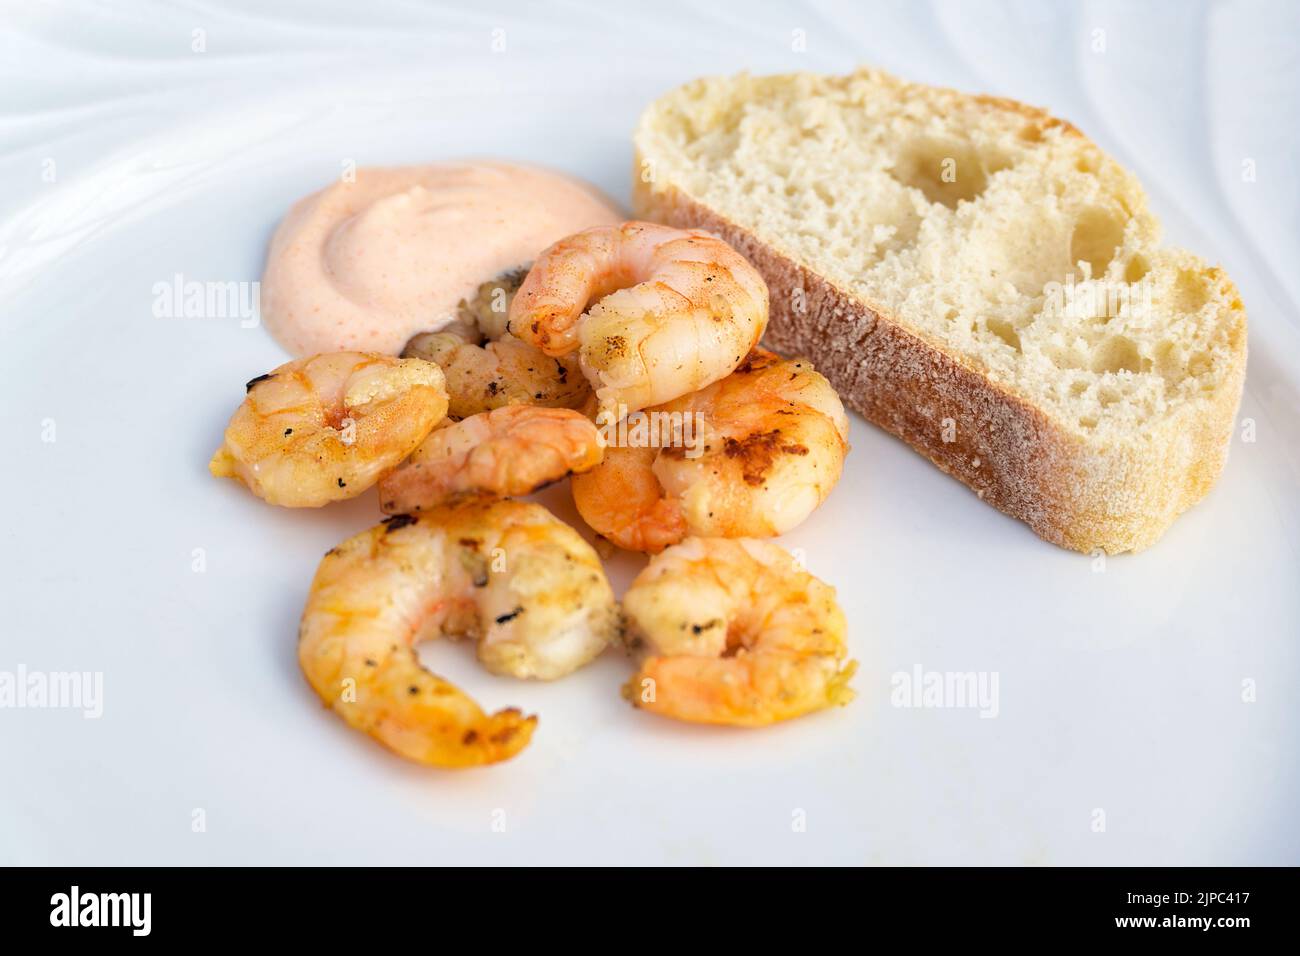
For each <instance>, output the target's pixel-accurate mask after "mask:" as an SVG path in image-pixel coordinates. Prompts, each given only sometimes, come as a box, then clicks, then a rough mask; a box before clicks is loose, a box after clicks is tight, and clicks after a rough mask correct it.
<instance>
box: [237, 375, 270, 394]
mask: <svg viewBox="0 0 1300 956" xmlns="http://www.w3.org/2000/svg"><path fill="white" fill-rule="evenodd" d="M272 378H275V373H274V372H267V373H266V374H265V375H259V376H257V378H250V379H249V380H248V381H247V382H245V383H244V391H245V392H251V391H252V390H253V386H254V385H256V384H257V383H258V382H265V381H267V380H268V379H272Z"/></svg>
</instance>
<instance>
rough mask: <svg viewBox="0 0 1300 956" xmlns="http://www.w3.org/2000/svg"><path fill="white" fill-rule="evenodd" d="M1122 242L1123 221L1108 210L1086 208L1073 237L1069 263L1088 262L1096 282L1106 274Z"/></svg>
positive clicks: (1076, 224)
mask: <svg viewBox="0 0 1300 956" xmlns="http://www.w3.org/2000/svg"><path fill="white" fill-rule="evenodd" d="M1123 243H1124V220H1122V219H1121V218H1120V217H1119V216H1117V215H1116V214H1115V213H1113V212H1111V211H1109V210H1106V209H1098V208H1096V207H1093V208H1090V209H1085V210H1084V211H1083V212H1082V213H1080V215H1079V218H1078V219H1077V220H1076V221H1075V224H1074V233H1073V234H1072V235H1071V236H1070V261H1071V262H1073V263H1079V262H1086V263H1088V265H1089V266H1090V267H1091V268H1092V277H1093V278H1094V279H1095V278H1097V277H1098V276H1101V275H1104V274H1105V272H1106V267H1107V266H1109V265H1110V261H1111V260H1112V259H1114V258H1115V250H1117V249H1118V248H1119V247H1120V246H1121V245H1122V244H1123Z"/></svg>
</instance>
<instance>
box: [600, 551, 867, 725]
mask: <svg viewBox="0 0 1300 956" xmlns="http://www.w3.org/2000/svg"><path fill="white" fill-rule="evenodd" d="M623 614H624V618H625V620H626V623H627V638H628V640H629V643H630V644H631V645H632V646H633V647H638V648H639V649H640V651H641V653H642V655H643V657H642V660H641V665H640V668H639V670H638V671H637V673H636V675H635V676H634V677H633V678H632V679H631V680H630V681H628V683H627V684H626V685H625V686H624V690H623V693H624V696H625V697H627V698H628V699H629V700H630V701H631V702H632V703H633V704H634V705H635V706H637V707H639V708H641V709H643V710H648V711H651V712H653V713H656V714H662V715H663V716H665V717H672V718H675V719H677V720H686V721H692V722H694V723H704V724H731V725H734V726H741V727H758V726H762V725H764V724H770V723H774V722H776V721H779V720H788V719H790V718H791V717H799V716H801V715H803V714H808V713H812V712H813V711H816V710H821V709H822V708H826V707H831V706H833V705H837V704H847V703H848V702H849V701H850V700H852V699H853V691H852V690H850V689H849V687H848V680H849V678H850V677H851V676H852V675H853V672H854V670H856V668H857V664H856V662H854V661H847V662H846V660H845V658H847V657H848V646H847V643H846V632H847V625H846V623H845V619H844V612H843V611H842V610H840V606H839V604H838V603H837V602H836V600H835V589H834V588H832V587H830V586H829V585H828V584H825V583H823V582H822V581H819V580H818V579H817V578H815V577H813V576H812V575H811V574H809V573H808V572H807V571H805V570H804V569H803V568H801V567H800V566H799V565H798V564H797V563H796V562H795V560H794V559H793V558H792V557H791V556H790V555H789V554H788V553H787V552H786V551H784V550H782V549H781V548H779V547H777V546H776V545H774V544H771V543H770V542H767V541H756V540H753V539H748V538H741V539H729V538H687V539H686V540H685V541H683V542H682V543H681V544H678V545H675V546H674V547H671V548H669V549H668V550H667V551H664V552H663V554H660V555H657V556H656V557H654V558H652V559H651V560H650V563H649V564H648V565H647V566H646V567H645V569H644V570H643V571H642V572H641V573H640V574H639V575H637V578H636V580H635V581H633V582H632V586H631V588H629V589H628V592H627V594H626V595H624V597H623Z"/></svg>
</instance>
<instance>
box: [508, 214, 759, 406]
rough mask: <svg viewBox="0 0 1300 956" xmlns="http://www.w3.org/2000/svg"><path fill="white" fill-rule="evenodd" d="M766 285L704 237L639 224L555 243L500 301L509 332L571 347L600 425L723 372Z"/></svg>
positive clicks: (559, 351) (738, 354)
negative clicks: (506, 302)
mask: <svg viewBox="0 0 1300 956" xmlns="http://www.w3.org/2000/svg"><path fill="white" fill-rule="evenodd" d="M767 310H768V300H767V285H766V284H765V283H764V282H763V277H762V276H760V275H759V274H758V271H757V270H756V269H755V268H754V267H753V266H752V265H750V264H749V262H748V261H746V259H745V257H744V256H742V255H741V254H740V253H738V252H736V250H734V249H732V248H731V247H730V246H729V245H727V244H726V243H725V242H723V241H722V240H721V239H719V238H717V237H716V236H714V235H711V234H710V233H707V232H703V231H701V230H698V229H674V228H671V227H669V226H658V225H654V224H652V223H645V222H625V223H623V224H622V225H618V226H597V227H595V228H593V229H588V230H586V231H584V232H580V233H578V234H576V235H573V236H570V237H568V238H567V239H562V240H560V241H559V242H557V243H556V244H555V245H553V246H551V247H550V248H549V249H547V250H546V251H545V252H543V253H542V254H541V255H540V256H539V257H538V259H537V261H536V263H534V264H533V268H532V269H531V270H530V271H529V273H528V277H527V278H526V279H524V284H523V285H522V286H521V287H520V289H519V292H518V294H517V295H516V296H515V298H514V300H513V301H512V302H511V303H510V322H509V330H510V331H511V332H512V333H513V334H514V335H517V336H519V338H521V339H523V340H524V341H525V342H528V343H530V344H532V345H535V346H536V347H537V348H539V349H541V350H542V351H543V352H545V353H546V354H547V355H551V356H565V355H569V354H571V353H573V352H575V351H576V352H577V353H578V357H579V363H580V365H581V368H582V372H583V374H584V375H585V376H586V377H587V380H588V381H589V382H591V385H592V387H593V388H595V390H596V397H597V401H598V405H599V410H600V412H601V413H602V414H604V415H605V416H607V417H609V418H610V420H612V421H617V420H618V419H620V418H622V417H624V416H625V415H627V414H628V413H630V412H635V411H637V410H639V409H642V408H646V407H648V406H651V405H657V404H660V403H661V402H667V401H671V400H672V399H674V398H677V397H679V396H681V395H685V394H687V393H688V392H693V391H695V390H696V389H699V388H703V387H704V386H706V385H708V384H710V383H711V382H716V381H718V380H719V379H721V378H723V377H724V376H726V375H728V374H729V373H730V372H731V370H732V369H734V368H735V367H736V366H737V365H739V364H740V361H741V359H743V358H744V357H745V355H746V354H747V353H748V352H749V350H750V349H751V348H753V347H754V346H755V345H756V344H758V340H759V339H760V338H762V336H763V331H764V329H766V328H767Z"/></svg>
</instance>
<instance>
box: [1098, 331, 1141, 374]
mask: <svg viewBox="0 0 1300 956" xmlns="http://www.w3.org/2000/svg"><path fill="white" fill-rule="evenodd" d="M1141 368H1142V356H1141V355H1140V354H1138V347H1137V344H1136V343H1135V342H1134V341H1133V340H1132V339H1129V338H1125V337H1124V336H1122V335H1112V336H1111V337H1110V338H1108V339H1106V340H1105V341H1104V342H1102V343H1101V345H1100V346H1099V347H1098V348H1097V350H1096V351H1095V352H1094V353H1093V357H1092V370H1093V371H1094V372H1099V373H1104V372H1137V371H1140V370H1141Z"/></svg>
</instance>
